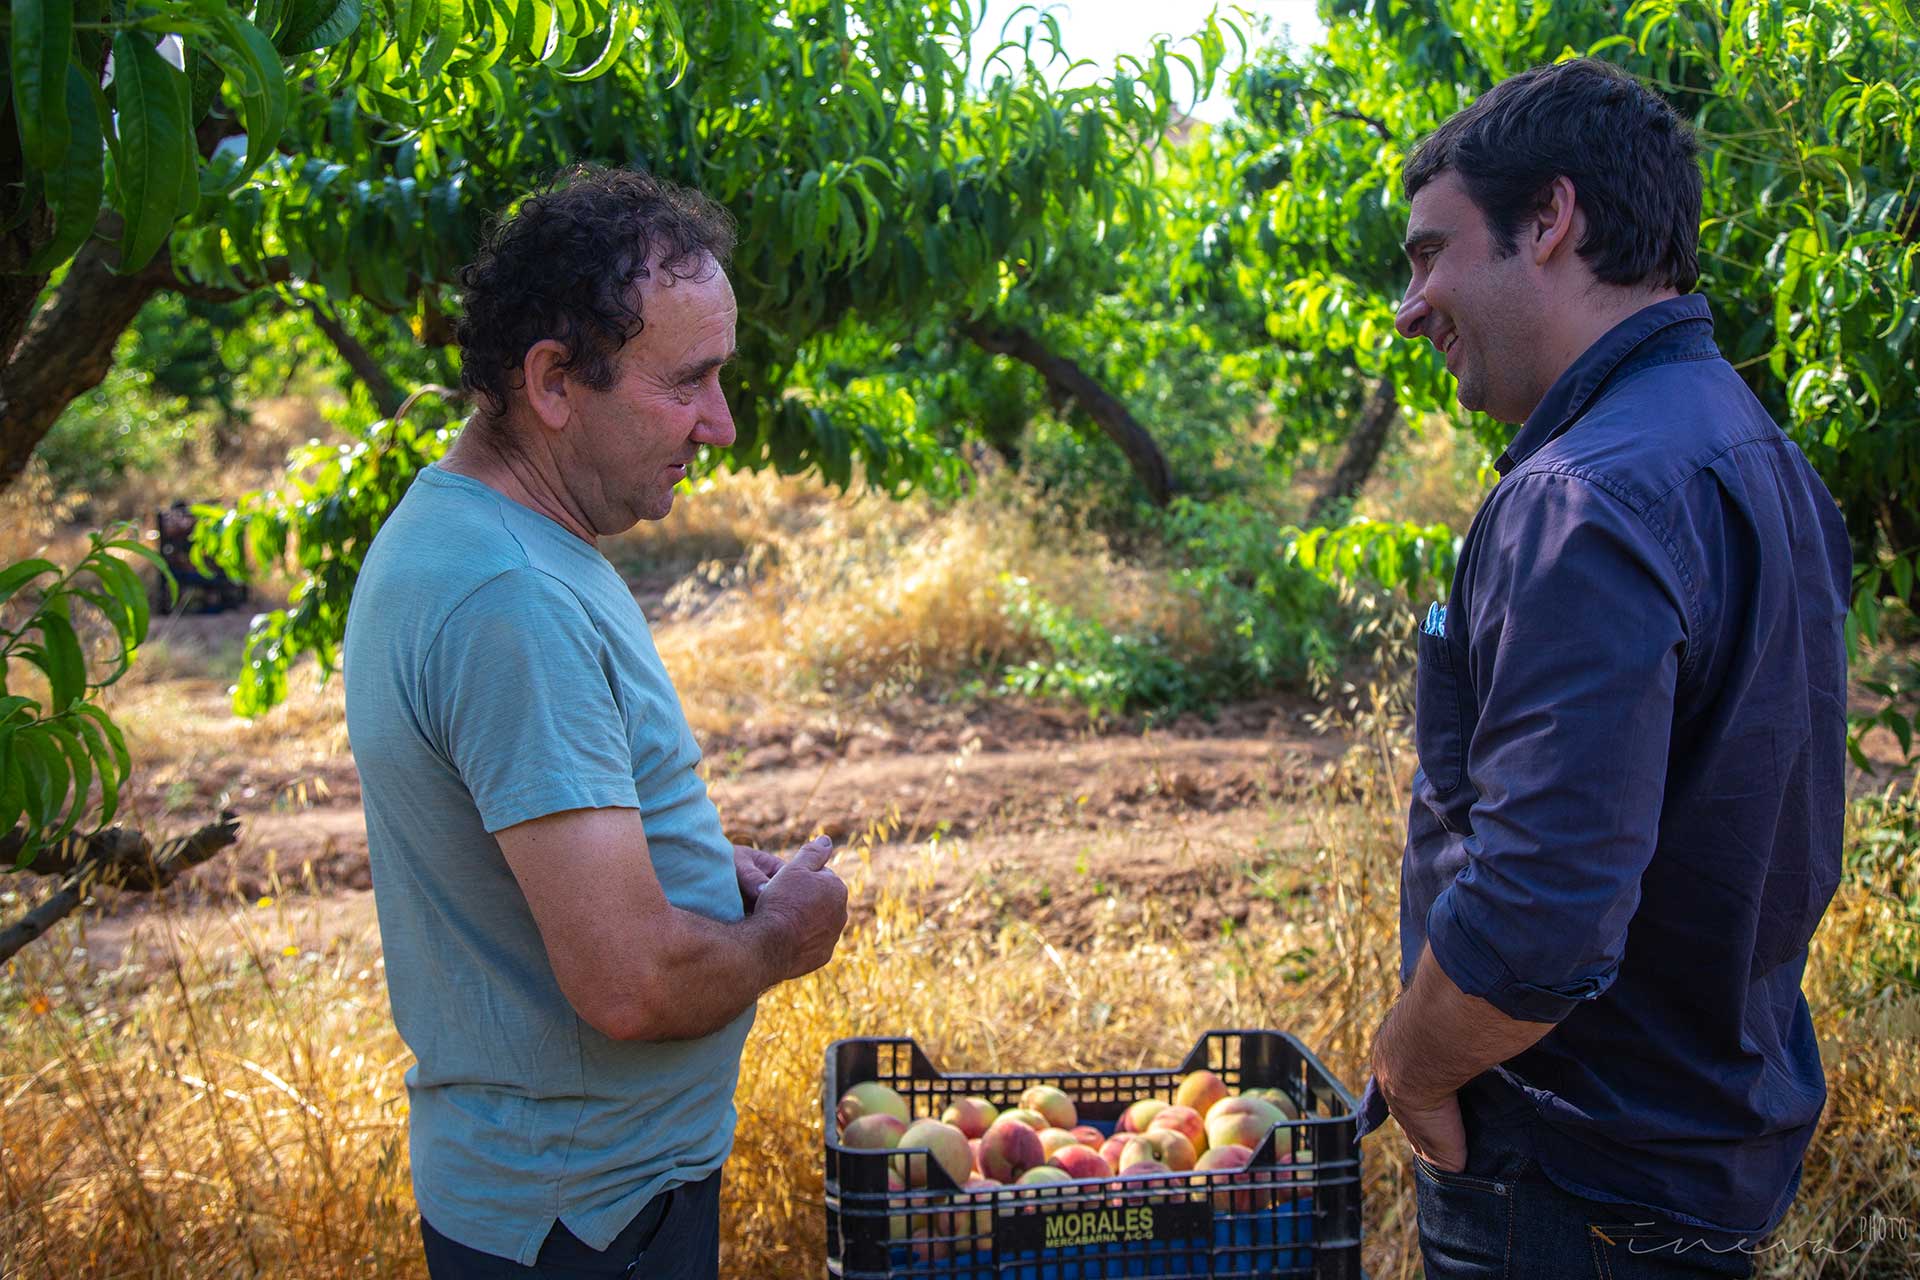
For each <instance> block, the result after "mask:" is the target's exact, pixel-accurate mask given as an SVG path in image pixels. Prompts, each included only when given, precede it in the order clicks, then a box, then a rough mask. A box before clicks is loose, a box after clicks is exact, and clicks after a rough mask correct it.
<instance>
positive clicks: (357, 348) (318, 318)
mask: <svg viewBox="0 0 1920 1280" xmlns="http://www.w3.org/2000/svg"><path fill="white" fill-rule="evenodd" d="M308 311H309V312H310V313H311V314H312V316H313V322H314V323H315V324H316V325H318V326H320V332H322V333H324V334H326V335H327V341H328V342H331V343H332V344H333V349H334V350H335V351H338V352H339V353H340V358H341V359H343V360H345V361H346V362H347V367H348V368H350V369H352V370H353V375H354V377H356V378H358V379H360V381H361V382H364V383H365V384H366V386H367V390H368V391H369V392H371V393H372V395H373V403H374V405H375V406H376V407H377V408H378V409H379V410H380V416H381V417H383V418H391V417H392V416H393V415H394V414H396V413H398V412H400V405H401V404H402V403H403V402H404V401H405V400H406V396H405V395H403V394H401V391H400V388H399V386H398V385H396V384H395V383H394V380H393V379H392V378H391V377H389V376H388V375H387V371H386V370H385V369H383V368H381V367H380V362H379V361H378V360H375V359H374V358H373V353H372V352H371V351H368V350H367V349H366V347H365V346H363V345H362V344H361V342H360V340H359V339H358V338H356V337H354V336H353V334H351V333H349V332H348V331H347V327H346V325H344V324H342V323H340V321H338V320H336V319H334V318H333V317H332V316H330V315H328V314H327V311H326V308H324V307H318V306H313V307H309V308H308Z"/></svg>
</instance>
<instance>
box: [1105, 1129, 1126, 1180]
mask: <svg viewBox="0 0 1920 1280" xmlns="http://www.w3.org/2000/svg"><path fill="white" fill-rule="evenodd" d="M1128 1136H1129V1135H1127V1134H1124V1133H1116V1134H1114V1135H1113V1136H1112V1137H1111V1138H1108V1139H1107V1140H1106V1141H1105V1142H1103V1143H1101V1144H1100V1158H1101V1159H1102V1160H1105V1161H1106V1162H1107V1168H1109V1169H1111V1170H1113V1171H1114V1172H1115V1173H1118V1172H1120V1149H1121V1148H1122V1147H1124V1146H1126V1145H1127V1138H1128Z"/></svg>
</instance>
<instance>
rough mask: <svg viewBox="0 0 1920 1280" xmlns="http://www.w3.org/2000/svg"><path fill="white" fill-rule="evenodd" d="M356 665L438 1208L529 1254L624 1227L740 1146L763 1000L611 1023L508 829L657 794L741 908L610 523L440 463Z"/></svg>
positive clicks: (707, 875)
mask: <svg viewBox="0 0 1920 1280" xmlns="http://www.w3.org/2000/svg"><path fill="white" fill-rule="evenodd" d="M344 664H345V670H346V692H347V730H348V733H349V735H350V737H351V739H352V744H353V755H354V760H355V763H356V764H357V765H358V767H359V770H360V784H361V795H362V801H363V803H364V805H365V807H366V814H367V845H368V848H369V850H370V853H371V857H372V864H373V888H374V899H375V903H376V905H377V907H378V910H379V916H380V937H381V943H382V945H383V947H384V949H385V954H386V971H387V988H388V991H389V994H390V996H391V999H392V1002H393V1017H394V1022H395V1024H396V1025H397V1026H398V1027H399V1029H400V1035H401V1037H402V1038H403V1039H404V1040H405V1041H406V1042H407V1045H408V1047H409V1048H411V1049H412V1050H413V1053H414V1056H415V1058H416V1059H417V1064H416V1065H415V1066H414V1067H412V1068H411V1069H410V1070H409V1071H408V1072H407V1075H406V1081H407V1088H408V1092H409V1096H410V1100H411V1104H412V1116H411V1144H410V1146H411V1152H412V1159H413V1187H414V1195H415V1198H416V1199H417V1200H418V1202H419V1205H420V1211H421V1213H422V1214H424V1215H425V1216H426V1218H427V1220H428V1221H429V1222H431V1223H432V1224H433V1225H434V1227H435V1229H436V1230H438V1231H440V1232H442V1233H443V1234H445V1235H447V1236H449V1237H451V1238H452V1239H454V1240H456V1241H458V1242H460V1243H461V1244H464V1245H467V1246H469V1247H471V1248H474V1249H479V1250H482V1251H483V1252H486V1253H492V1254H496V1255H499V1256H501V1257H506V1258H512V1259H515V1260H517V1261H518V1262H520V1263H522V1264H523V1265H530V1264H531V1263H532V1262H533V1261H534V1259H535V1257H536V1256H537V1255H538V1253H539V1250H540V1245H541V1243H542V1241H544V1240H545V1239H546V1236H547V1233H548V1232H549V1231H550V1230H551V1229H552V1226H553V1223H554V1221H555V1220H556V1219H558V1220H559V1221H560V1222H563V1223H565V1224H566V1226H567V1228H568V1229H569V1230H570V1231H572V1232H573V1233H574V1234H575V1235H577V1236H579V1237H580V1239H581V1240H583V1241H585V1242H586V1243H587V1244H588V1245H590V1246H592V1247H594V1248H596V1249H598V1248H605V1247H606V1246H607V1244H608V1243H609V1242H611V1241H612V1239H613V1237H614V1236H615V1235H616V1234H617V1233H618V1232H619V1230H620V1228H621V1227H622V1226H624V1225H625V1224H626V1223H627V1221H628V1220H629V1219H631V1218H632V1217H633V1215H634V1214H635V1213H636V1212H638V1211H639V1209H640V1207H641V1206H642V1205H644V1204H645V1203H646V1202H647V1200H648V1199H650V1198H651V1197H652V1196H654V1195H655V1194H657V1193H659V1192H661V1191H664V1190H666V1189H667V1188H669V1187H672V1186H676V1185H679V1184H681V1183H688V1182H695V1181H698V1180H700V1179H702V1178H704V1177H706V1176H707V1175H708V1174H710V1173H712V1172H713V1171H714V1170H715V1169H718V1168H719V1167H720V1165H721V1163H722V1162H723V1161H724V1160H725V1159H726V1157H727V1154H728V1152H729V1151H730V1150H731V1149H732V1146H733V1128H734V1119H735V1117H734V1110H733V1090H734V1084H735V1081H736V1078H737V1076H738V1073H739V1063H740V1049H741V1045H742V1044H743V1043H744V1041H745V1040H746V1036H747V1030H748V1028H749V1027H750V1026H751V1025H752V1022H753V1010H752V1009H751V1008H748V1009H747V1010H746V1011H745V1012H743V1013H742V1014H741V1015H740V1016H739V1017H738V1018H735V1019H734V1020H733V1022H732V1023H730V1024H729V1025H728V1026H726V1027H725V1028H724V1029H722V1030H720V1031H718V1032H716V1033H714V1034H713V1035H710V1036H707V1037H705V1038H704V1039H700V1040H691V1041H682V1042H674V1043H662V1044H642V1043H632V1042H620V1041H614V1040H610V1039H608V1038H607V1037H606V1036H603V1035H601V1034H600V1033H599V1032H598V1031H595V1030H594V1029H593V1028H592V1027H591V1026H589V1025H587V1023H585V1022H583V1021H582V1020H581V1019H580V1017H579V1016H578V1015H577V1014H576V1013H575V1012H574V1010H573V1007H572V1006H571V1005H570V1004H568V1002H567V998H566V997H565V996H564V995H562V994H561V991H560V987H559V985H558V983H557V982H556V980H555V978H554V975H553V969H552V966H551V965H550V964H549V963H548V961H547V953H546V948H545V946H544V945H543V944H542V943H541V940H540V933H539V930H538V928H537V927H536V926H535V924H534V920H533V914H532V912H531V911H530V910H529V909H528V907H527V902H526V898H525V896H524V895H523V894H522V893H521V891H520V887H519V884H518V882H517V881H515V879H514V877H513V873H512V871H511V870H510V869H509V868H508V866H507V862H506V859H505V857H504V856H503V855H502V854H501V852H500V846H499V844H498V842H497V841H496V840H495V839H494V837H493V834H492V833H494V832H497V831H500V830H503V829H504V828H507V827H510V826H513V825H514V824H516V823H520V822H526V821H528V820H529V819H532V818H538V817H542V816H545V815H547V814H551V813H558V812H561V811H564V810H568V809H582V808H638V809H639V810H640V813H641V815H642V820H643V822H644V824H645V827H646V834H647V844H648V846H649V848H650V851H651V854H652V858H653V867H654V872H655V874H656V875H658V877H659V880H660V884H661V887H662V888H663V889H664V890H665V891H666V895H667V898H668V900H669V901H670V902H672V903H673V904H674V905H675V906H676V907H680V908H682V909H684V910H687V911H692V912H697V913H698V914H700V915H703V916H706V917H709V918H711V919H715V920H721V921H734V920H739V919H740V918H741V916H742V907H741V902H740V890H739V886H738V882H737V880H736V878H735V875H734V869H733V849H732V845H731V843H730V842H729V841H728V840H727V838H726V837H725V835H724V834H723V833H722V831H721V827H720V817H719V814H718V813H717V812H716V811H715V809H714V807H713V802H712V801H711V800H710V799H709V798H708V797H707V790H706V786H705V784H704V783H703V782H702V781H701V780H700V778H699V776H698V775H697V774H696V773H695V772H694V768H695V766H696V765H697V764H698V763H699V760H700V752H699V749H698V748H697V747H696V746H695V745H694V742H693V735H692V733H691V732H690V731H689V729H688V727H687V720H686V715H685V713H684V712H683V711H682V710H681V707H680V700H679V698H678V697H677V696H676V695H675V693H674V690H673V686H672V684H671V683H670V682H669V681H668V679H667V673H666V671H665V669H664V668H663V667H662V666H661V665H660V657H659V655H658V653H657V652H656V651H655V650H654V646H653V638H652V636H651V635H650V634H649V633H648V630H647V623H646V619H645V618H644V617H643V616H642V615H641V613H640V608H639V606H638V605H636V604H635V603H634V599H633V595H632V593H631V592H630V591H629V590H628V589H627V586H626V583H625V582H623V581H622V580H621V578H620V575H619V574H618V573H617V572H615V570H614V568H613V566H611V565H610V564H608V563H607V561H606V558H605V557H603V556H602V555H601V554H600V552H599V551H598V550H597V549H595V548H594V547H593V546H591V545H589V544H588V543H586V542H583V541H582V540H580V539H579V538H577V537H575V536H574V535H573V534H571V533H569V532H567V530H565V529H564V528H562V527H561V526H560V525H559V524H557V523H555V522H554V521H552V520H549V519H547V518H546V517H545V516H542V515H539V514H537V513H535V512H534V511H532V510H530V509H529V508H527V507H524V506H521V505H520V504H519V503H516V502H514V501H512V500H511V499H509V498H507V497H505V496H503V495H502V494H500V493H498V492H496V491H494V490H493V489H491V488H489V487H487V486H486V485H484V484H481V483H480V482H478V481H476V480H472V479H469V478H467V477H465V476H460V475H455V474H454V473H452V472H449V471H443V470H441V469H440V468H438V467H429V468H427V469H426V470H425V471H423V472H422V473H421V474H420V476H419V477H418V478H417V479H416V480H415V482H414V484H413V486H412V488H411V489H409V490H408V492H407V495H406V497H405V498H404V499H403V500H402V501H401V503H400V505H399V506H398V507H397V508H396V509H395V510H394V512H393V514H392V515H391V516H390V517H389V518H388V520H387V522H386V524H385V525H384V526H383V527H382V528H381V530H380V534H379V536H378V537H376V538H375V539H374V542H373V546H372V548H371V549H370V550H369V552H368V554H367V558H366V562H365V564H364V566H363V567H362V569H361V571H360V577H359V581H358V583H357V585H356V586H355V588H354V593H353V603H352V606H351V608H350V610H349V613H348V619H347V639H346V648H345V655H344ZM635 856H636V857H637V856H641V855H640V852H639V850H635ZM632 923H633V927H634V928H636V929H645V928H647V927H648V921H646V920H635V921H633V922H632Z"/></svg>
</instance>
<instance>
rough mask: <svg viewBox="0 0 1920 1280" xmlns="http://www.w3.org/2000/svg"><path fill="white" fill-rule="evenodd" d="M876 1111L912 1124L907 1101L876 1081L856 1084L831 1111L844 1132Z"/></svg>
mask: <svg viewBox="0 0 1920 1280" xmlns="http://www.w3.org/2000/svg"><path fill="white" fill-rule="evenodd" d="M876 1111H877V1112H880V1113H882V1114H884V1115H890V1116H893V1117H894V1118H896V1119H898V1120H899V1121H900V1123H901V1124H911V1123H913V1115H912V1113H911V1112H909V1111H908V1110H907V1100H906V1099H905V1098H903V1097H901V1096H900V1095H899V1094H897V1093H895V1092H894V1091H893V1090H892V1089H889V1088H888V1087H887V1086H886V1085H883V1084H881V1083H880V1082H879V1081H878V1080H868V1081H866V1082H865V1083H862V1084H857V1085H855V1086H853V1088H851V1089H849V1090H847V1091H846V1092H845V1093H843V1094H841V1095H840V1103H839V1105H838V1106H836V1107H835V1108H834V1109H833V1118H834V1119H835V1120H836V1121H838V1122H839V1124H840V1127H841V1129H843V1130H844V1129H845V1128H846V1127H847V1126H848V1125H850V1124H852V1123H853V1122H854V1121H855V1120H858V1119H859V1118H860V1117H861V1116H865V1115H872V1114H873V1113H874V1112H876Z"/></svg>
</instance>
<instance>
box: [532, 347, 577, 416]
mask: <svg viewBox="0 0 1920 1280" xmlns="http://www.w3.org/2000/svg"><path fill="white" fill-rule="evenodd" d="M567 354H568V353H567V348H566V347H565V346H564V345H562V344H561V343H559V342H556V341H555V340H553V339H552V338H542V339H541V340H540V341H538V342H536V343H534V344H533V345H532V346H530V347H528V348H527V354H526V355H525V356H523V357H521V361H520V376H521V377H522V378H523V379H524V380H525V385H526V394H527V407H528V408H530V409H532V410H533V416H534V418H535V419H536V420H538V421H539V422H540V424H541V425H542V426H545V427H546V428H548V429H549V430H552V431H558V430H560V429H561V428H562V427H564V426H566V425H567V423H568V421H570V420H571V419H572V417H573V404H572V401H571V400H570V399H569V395H570V393H571V392H572V390H573V386H572V379H570V378H569V377H568V376H567V370H566V368H565V364H566V360H567Z"/></svg>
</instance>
